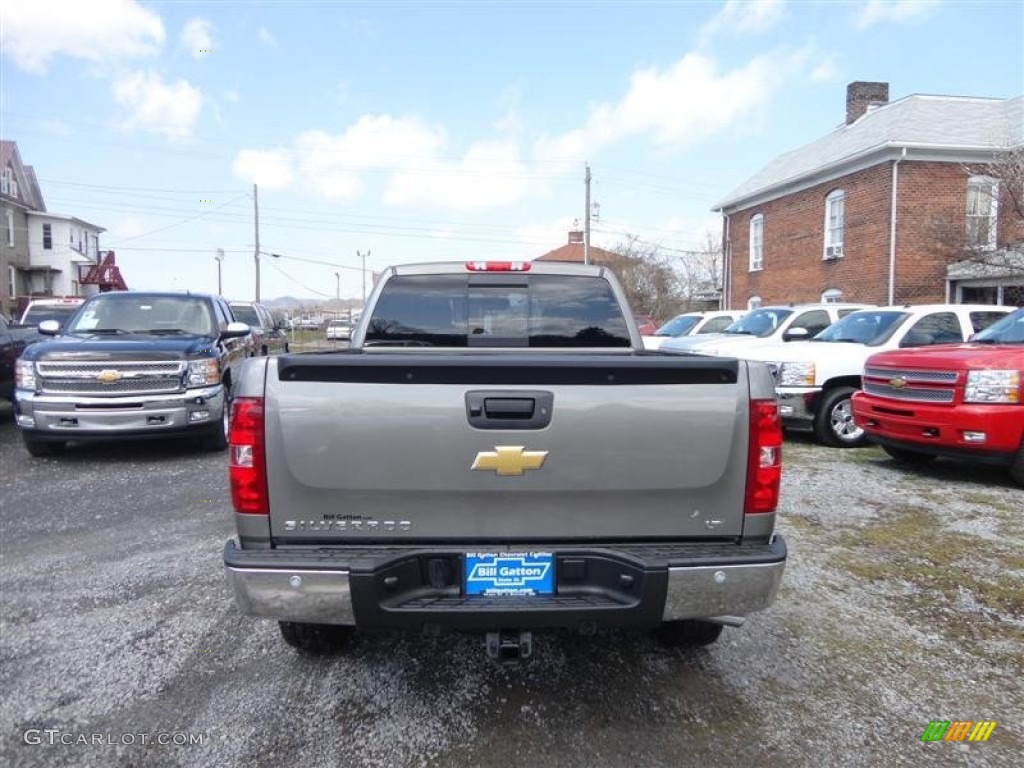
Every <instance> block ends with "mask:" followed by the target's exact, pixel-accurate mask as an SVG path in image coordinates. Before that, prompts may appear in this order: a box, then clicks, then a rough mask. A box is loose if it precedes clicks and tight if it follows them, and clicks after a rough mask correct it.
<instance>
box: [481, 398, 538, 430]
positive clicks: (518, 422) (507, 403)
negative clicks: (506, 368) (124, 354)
mask: <svg viewBox="0 0 1024 768" xmlns="http://www.w3.org/2000/svg"><path fill="white" fill-rule="evenodd" d="M554 401H555V396H554V395H553V394H552V393H551V392H544V391H523V390H504V391H503V390H475V391H472V392H467V393H466V418H467V419H468V420H469V424H470V426H472V427H475V428H476V429H543V428H544V427H546V426H547V425H548V424H550V423H551V411H552V408H553V407H554Z"/></svg>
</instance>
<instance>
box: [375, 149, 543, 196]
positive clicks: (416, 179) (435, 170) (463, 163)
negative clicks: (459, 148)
mask: <svg viewBox="0 0 1024 768" xmlns="http://www.w3.org/2000/svg"><path fill="white" fill-rule="evenodd" d="M528 175H529V171H528V169H527V168H526V167H525V166H524V165H523V163H522V162H521V160H520V158H519V149H518V147H517V145H516V144H515V143H514V142H510V141H478V142H477V143H475V144H473V145H472V146H471V147H470V148H469V150H468V151H467V152H466V154H465V155H464V156H463V157H462V159H461V160H458V161H443V160H437V159H430V158H424V159H422V160H419V161H415V162H410V163H408V165H406V166H405V167H403V168H401V169H400V170H399V171H398V172H397V173H395V175H394V176H393V177H392V179H391V181H390V183H389V184H388V187H387V190H386V191H385V193H384V202H386V203H393V204H420V205H435V206H439V207H443V208H452V209H455V210H460V211H466V210H478V209H482V208H495V207H498V206H502V205H508V204H509V203H514V202H516V201H517V200H520V199H522V198H523V197H524V196H525V194H526V191H527V188H528V184H529V180H528Z"/></svg>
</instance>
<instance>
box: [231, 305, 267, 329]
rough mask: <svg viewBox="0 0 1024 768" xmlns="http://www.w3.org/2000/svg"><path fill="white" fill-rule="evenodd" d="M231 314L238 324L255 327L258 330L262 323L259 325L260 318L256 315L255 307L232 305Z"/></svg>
mask: <svg viewBox="0 0 1024 768" xmlns="http://www.w3.org/2000/svg"><path fill="white" fill-rule="evenodd" d="M231 314H233V315H234V316H235V320H237V321H238V322H240V323H245V324H246V325H248V326H255V327H256V328H259V327H260V326H261V325H262V323H260V316H259V315H258V314H257V313H256V309H255V307H253V306H252V305H251V304H239V305H237V306H236V305H235V304H232V305H231Z"/></svg>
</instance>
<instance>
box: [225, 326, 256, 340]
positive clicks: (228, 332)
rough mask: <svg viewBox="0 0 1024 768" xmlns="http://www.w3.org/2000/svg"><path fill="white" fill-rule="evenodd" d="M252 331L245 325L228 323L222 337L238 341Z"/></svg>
mask: <svg viewBox="0 0 1024 768" xmlns="http://www.w3.org/2000/svg"><path fill="white" fill-rule="evenodd" d="M251 330H252V329H251V328H249V326H248V325H246V324H245V323H228V327H227V328H225V329H224V330H223V331H221V332H220V337H221V338H222V339H237V338H241V337H242V336H248V335H249V333H250V332H251Z"/></svg>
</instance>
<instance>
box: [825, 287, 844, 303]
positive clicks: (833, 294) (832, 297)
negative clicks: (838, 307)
mask: <svg viewBox="0 0 1024 768" xmlns="http://www.w3.org/2000/svg"><path fill="white" fill-rule="evenodd" d="M842 300H843V292H842V291H840V290H839V289H838V288H829V289H828V290H827V291H825V292H824V293H822V294H821V303H822V304H838V303H839V302H840V301H842Z"/></svg>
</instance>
